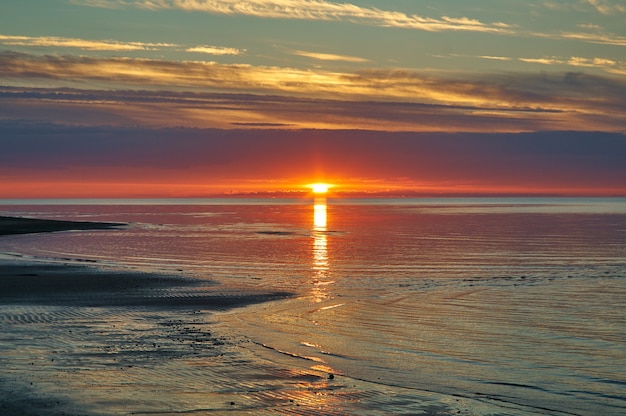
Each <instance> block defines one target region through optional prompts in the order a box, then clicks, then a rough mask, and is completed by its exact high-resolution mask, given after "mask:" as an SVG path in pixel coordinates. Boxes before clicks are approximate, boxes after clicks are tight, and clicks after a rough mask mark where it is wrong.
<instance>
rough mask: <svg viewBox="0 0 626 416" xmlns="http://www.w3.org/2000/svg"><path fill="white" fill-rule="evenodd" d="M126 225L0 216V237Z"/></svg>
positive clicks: (122, 224)
mask: <svg viewBox="0 0 626 416" xmlns="http://www.w3.org/2000/svg"><path fill="white" fill-rule="evenodd" d="M125 225H128V224H126V223H115V222H90V221H58V220H42V219H36V218H21V217H3V216H0V236H2V235H14V234H30V233H49V232H54V231H71V230H108V229H113V228H117V227H122V226H125Z"/></svg>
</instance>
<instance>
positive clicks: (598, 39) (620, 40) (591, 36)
mask: <svg viewBox="0 0 626 416" xmlns="http://www.w3.org/2000/svg"><path fill="white" fill-rule="evenodd" d="M556 36H557V37H560V38H561V39H575V40H582V41H585V42H589V43H597V44H602V45H614V46H626V37H624V36H619V35H613V34H601V33H585V32H581V33H576V32H563V33H561V34H560V35H556ZM545 37H550V38H554V37H555V35H545Z"/></svg>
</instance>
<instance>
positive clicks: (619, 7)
mask: <svg viewBox="0 0 626 416" xmlns="http://www.w3.org/2000/svg"><path fill="white" fill-rule="evenodd" d="M587 1H588V3H589V4H590V5H592V6H593V7H594V8H595V9H596V10H597V11H598V12H600V13H602V14H604V15H610V14H614V13H626V5H624V2H623V1H620V2H615V1H610V0H587Z"/></svg>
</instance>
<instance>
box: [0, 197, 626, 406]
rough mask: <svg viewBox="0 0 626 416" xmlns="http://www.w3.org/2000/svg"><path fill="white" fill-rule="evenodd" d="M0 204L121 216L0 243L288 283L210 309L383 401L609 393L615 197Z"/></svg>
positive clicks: (243, 285)
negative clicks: (274, 295) (222, 309)
mask: <svg viewBox="0 0 626 416" xmlns="http://www.w3.org/2000/svg"><path fill="white" fill-rule="evenodd" d="M0 215H22V216H29V217H36V218H50V219H70V220H85V221H116V222H128V223H129V224H130V225H129V226H128V227H127V228H124V229H121V230H113V231H81V232H64V233H54V234H46V235H23V236H16V237H10V238H4V239H3V240H2V244H1V245H0V251H2V252H4V253H20V254H22V255H27V256H32V257H33V258H38V259H44V260H58V259H62V261H63V262H72V261H77V262H81V261H84V260H90V261H95V262H97V263H98V264H100V265H102V266H112V267H124V268H133V269H139V270H146V271H158V272H164V273H168V274H179V275H184V276H189V277H193V278H201V279H208V280H214V281H218V282H220V283H222V285H223V286H222V287H232V288H237V289H247V288H254V289H263V290H271V291H276V290H280V291H288V292H292V293H293V294H294V297H292V298H289V299H286V300H279V301H274V302H268V303H263V304H257V305H254V306H250V307H246V308H241V309H237V310H233V311H229V312H227V313H222V314H217V315H216V316H217V318H215V319H216V321H215V323H214V325H215V327H216V328H221V330H222V331H229V332H230V333H233V334H240V336H241V337H246V339H247V340H248V341H249V342H247V343H246V344H245V345H243V346H241V348H242V349H245V350H246V354H249V355H250V356H253V357H255V359H258V360H259V362H263V363H266V364H268V363H269V364H270V365H273V366H276V367H281V368H301V369H311V370H312V371H319V372H324V373H332V374H334V375H335V376H336V379H339V378H341V377H343V378H347V379H349V380H354V382H355V383H356V382H361V383H371V384H372V385H375V386H377V387H376V388H377V389H378V390H379V391H382V392H386V391H387V392H390V393H389V394H392V395H393V396H394V397H395V398H396V400H395V402H394V403H393V409H395V410H394V411H393V412H395V413H398V414H402V413H403V412H404V408H403V405H402V400H404V401H405V402H406V404H407V407H406V409H409V408H410V403H411V396H412V395H413V394H415V395H416V396H418V395H424V394H426V395H427V394H437V395H444V396H447V397H450V401H453V400H464V399H469V400H475V401H477V402H480V403H485V404H487V405H489V406H493V408H495V409H500V410H499V412H500V413H499V414H518V413H520V412H521V413H522V414H524V413H525V412H527V413H528V414H574V415H600V414H601V415H619V414H623V412H624V411H625V409H626V199H623V198H622V199H620V198H613V199H565V198H508V199H507V198H476V199H468V198H460V199H393V200H392V199H371V200H333V199H329V200H328V201H326V200H322V199H318V200H315V201H314V200H274V199H272V200H265V199H249V200H241V199H236V200H235V199H228V200H159V201H154V200H152V201H147V200H143V201H133V200H111V201H40V202H39V203H38V204H36V205H34V204H32V201H4V203H2V202H1V201H0ZM398 391H402V394H398V393H397V392H398ZM393 392H395V393H393ZM346 400H348V399H346ZM350 400H351V403H352V404H346V403H343V404H342V406H343V407H342V409H344V410H345V412H346V413H354V414H358V413H362V414H367V413H368V411H369V410H372V411H374V410H378V411H381V412H383V411H384V409H385V406H384V403H383V402H382V401H381V400H382V399H380V398H378V399H376V400H374V399H371V398H369V399H368V397H360V398H358V397H357V398H355V397H352V398H351V399H350ZM351 406H352V407H351ZM377 406H378V408H377V409H375V408H376V407H377ZM390 406H391V404H390ZM391 408H392V407H389V409H391ZM393 412H390V413H393ZM515 412H517V413H515Z"/></svg>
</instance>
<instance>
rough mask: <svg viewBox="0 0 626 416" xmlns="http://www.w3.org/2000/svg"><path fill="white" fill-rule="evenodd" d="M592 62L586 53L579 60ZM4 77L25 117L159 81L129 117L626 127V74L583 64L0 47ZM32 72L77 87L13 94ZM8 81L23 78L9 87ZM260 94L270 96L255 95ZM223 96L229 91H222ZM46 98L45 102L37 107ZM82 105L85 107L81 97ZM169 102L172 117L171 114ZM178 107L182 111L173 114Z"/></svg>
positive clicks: (401, 126) (404, 126) (398, 126)
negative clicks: (217, 57) (535, 67)
mask: <svg viewBox="0 0 626 416" xmlns="http://www.w3.org/2000/svg"><path fill="white" fill-rule="evenodd" d="M586 63H587V62H586V61H581V62H579V64H580V65H584V64H586ZM0 78H1V79H3V80H5V83H6V85H7V88H5V89H4V97H5V99H9V98H10V97H11V98H15V99H17V101H16V102H15V103H14V104H15V105H13V104H12V105H11V106H9V108H6V112H5V113H4V114H5V115H4V118H8V117H11V118H15V117H18V114H17V113H16V112H17V111H18V110H17V109H18V108H19V107H20V106H21V108H22V110H21V113H22V114H24V115H27V114H28V113H29V112H33V114H35V113H38V112H39V113H42V114H43V113H45V111H52V112H53V113H55V111H54V108H52V109H50V108H48V107H49V106H50V102H51V101H55V105H56V106H57V107H56V108H59V109H60V107H58V106H60V105H61V106H66V107H68V106H72V105H77V104H78V103H79V102H84V103H85V104H87V105H88V106H90V107H91V110H92V112H93V114H95V113H96V112H97V111H102V112H103V113H108V114H113V113H117V112H119V111H120V110H119V109H118V108H121V107H122V105H121V104H120V103H124V101H125V100H127V99H128V97H129V96H130V95H133V94H126V95H125V94H123V93H122V94H116V93H115V92H114V91H115V90H135V91H150V90H151V91H161V92H160V95H159V97H160V98H159V99H161V98H162V97H165V101H166V103H164V106H163V107H154V106H153V105H151V104H150V101H151V100H152V99H154V97H153V96H151V95H146V98H145V99H144V100H143V101H142V99H140V98H138V97H134V98H133V99H132V102H131V103H130V104H131V105H130V106H129V107H128V108H127V109H126V110H124V112H125V115H124V117H135V118H134V121H133V122H135V123H139V124H142V123H146V122H148V123H149V124H150V121H149V120H150V119H153V120H155V121H157V122H160V123H175V122H180V123H182V124H179V125H187V126H195V127H212V126H211V125H207V124H206V123H207V122H210V121H211V120H213V121H215V122H219V121H218V120H216V116H215V115H217V114H219V118H220V119H221V120H222V122H221V123H222V124H218V125H213V127H222V128H223V127H226V126H225V124H224V123H226V122H227V123H260V122H261V123H264V122H269V123H279V124H289V125H295V126H298V127H300V128H350V129H352V128H362V129H372V128H379V129H388V128H389V129H391V128H393V129H395V130H409V131H415V130H418V131H429V130H431V129H435V130H437V131H441V130H442V129H444V130H447V131H477V129H482V130H483V131H503V130H504V131H533V130H563V129H572V128H575V129H580V130H587V131H588V130H603V131H619V132H623V131H626V120H624V117H623V114H624V113H625V112H626V80H624V79H620V78H611V77H601V76H592V75H586V74H583V73H575V72H568V73H558V74H491V75H488V76H481V77H480V78H475V77H474V76H472V75H463V74H456V75H452V74H448V75H447V76H442V75H437V74H430V73H427V72H423V71H421V72H420V71H410V70H362V71H357V72H353V73H348V72H332V71H323V70H299V69H294V68H284V67H268V66H252V65H241V64H235V65H229V64H219V63H215V62H201V61H164V60H150V59H138V58H137V59H132V58H97V57H84V56H81V57H75V56H51V55H45V56H36V55H29V54H22V53H14V52H5V53H0ZM24 83H29V84H31V85H37V84H39V85H41V86H44V87H46V88H47V89H46V90H45V92H51V91H54V90H58V89H59V88H63V87H73V88H74V89H75V91H74V92H73V93H72V94H69V93H67V92H66V93H64V94H62V95H59V96H50V95H48V96H46V95H45V93H44V94H42V95H37V94H32V95H31V96H30V97H29V98H26V96H20V95H19V94H18V95H16V91H17V90H20V88H21V87H19V86H20V85H24ZM85 84H87V85H92V86H95V85H99V86H100V88H99V89H100V90H101V91H102V92H101V93H100V95H101V96H102V99H101V100H98V101H94V102H91V101H90V100H89V99H88V98H87V99H84V97H89V95H90V94H91V93H90V92H88V91H87V92H81V89H82V88H81V89H78V88H80V87H83V85H85ZM11 85H13V86H14V87H15V88H17V90H15V89H11V88H9V86H11ZM22 90H23V91H26V90H25V89H23V88H22ZM163 90H169V91H170V92H169V93H167V92H164V91H163ZM33 91H34V90H33ZM183 92H184V94H186V96H185V97H184V99H185V100H186V101H185V102H184V103H183V102H181V101H176V100H170V98H171V97H176V98H177V99H179V100H182V98H181V96H180V95H176V94H181V93H183ZM226 92H227V93H229V94H230V95H229V96H228V98H227V99H226V101H228V103H229V104H228V105H221V104H216V102H214V101H213V98H214V96H211V95H204V96H202V95H198V94H199V93H203V94H211V93H226ZM251 94H254V95H255V96H257V97H262V98H254V99H252V98H250V97H251ZM61 97H63V99H61ZM222 99H225V98H224V96H221V97H220V98H219V100H222ZM219 100H218V101H219ZM5 102H6V101H5ZM261 102H262V104H261ZM165 104H166V105H165ZM29 106H30V107H29ZM38 106H39V108H40V109H41V110H37V108H38ZM44 108H45V109H46V110H43V109H44ZM81 111H87V109H85V108H81ZM168 111H171V113H170V114H171V115H172V117H169V118H168V117H163V114H167V112H168ZM210 111H213V114H214V115H211V114H210ZM8 114H14V115H12V116H9V115H8ZM175 114H177V115H178V117H174V115H175ZM72 116H73V114H72V112H69V114H59V117H60V119H63V117H66V118H67V117H70V118H71V117H72ZM27 117H28V116H27ZM18 118H19V117H18ZM203 120H204V121H203ZM198 123H200V124H198ZM203 123H204V124H203ZM394 123H395V127H392V126H393V125H394ZM162 125H163V124H162ZM167 125H170V124H167ZM376 125H378V127H375V126H376ZM431 131H432V130H431Z"/></svg>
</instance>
